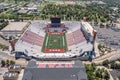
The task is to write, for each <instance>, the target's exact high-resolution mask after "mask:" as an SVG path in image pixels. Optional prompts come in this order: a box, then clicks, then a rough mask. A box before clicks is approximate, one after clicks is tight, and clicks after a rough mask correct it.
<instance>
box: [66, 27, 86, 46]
mask: <svg viewBox="0 0 120 80" xmlns="http://www.w3.org/2000/svg"><path fill="white" fill-rule="evenodd" d="M66 38H67V44H68V46H72V45H77V44H79V43H81V42H83V41H85V37H84V35H83V33H82V32H81V30H80V29H77V30H75V31H73V32H71V33H68V34H67V35H66Z"/></svg>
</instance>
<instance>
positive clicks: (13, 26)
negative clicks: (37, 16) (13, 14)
mask: <svg viewBox="0 0 120 80" xmlns="http://www.w3.org/2000/svg"><path fill="white" fill-rule="evenodd" d="M28 25H29V23H28V22H9V24H8V25H7V26H6V27H5V28H3V29H2V30H1V35H2V36H3V37H5V38H6V39H9V38H10V37H15V38H19V37H20V35H21V34H22V33H23V31H24V29H25V28H26V27H27V26H28Z"/></svg>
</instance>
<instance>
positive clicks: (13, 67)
mask: <svg viewBox="0 0 120 80" xmlns="http://www.w3.org/2000/svg"><path fill="white" fill-rule="evenodd" d="M21 69H22V68H21V66H20V65H18V64H14V65H10V66H9V68H8V71H9V72H17V73H20V71H21Z"/></svg>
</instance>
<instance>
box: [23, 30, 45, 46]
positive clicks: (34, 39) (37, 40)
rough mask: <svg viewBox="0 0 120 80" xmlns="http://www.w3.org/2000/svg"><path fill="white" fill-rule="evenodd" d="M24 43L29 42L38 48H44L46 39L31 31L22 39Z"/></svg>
mask: <svg viewBox="0 0 120 80" xmlns="http://www.w3.org/2000/svg"><path fill="white" fill-rule="evenodd" d="M21 40H22V41H25V42H28V43H30V44H33V45H37V46H42V43H43V40H44V37H42V36H40V35H38V34H36V33H33V32H31V31H26V32H25V33H24V35H23V37H22V38H21Z"/></svg>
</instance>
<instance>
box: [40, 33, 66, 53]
mask: <svg viewBox="0 0 120 80" xmlns="http://www.w3.org/2000/svg"><path fill="white" fill-rule="evenodd" d="M45 48H47V49H62V48H64V49H65V51H67V43H66V37H65V33H64V34H63V35H62V34H49V35H48V33H46V36H45V39H44V43H43V47H42V52H44V49H45Z"/></svg>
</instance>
